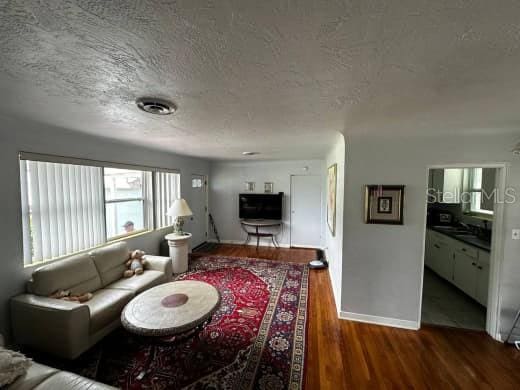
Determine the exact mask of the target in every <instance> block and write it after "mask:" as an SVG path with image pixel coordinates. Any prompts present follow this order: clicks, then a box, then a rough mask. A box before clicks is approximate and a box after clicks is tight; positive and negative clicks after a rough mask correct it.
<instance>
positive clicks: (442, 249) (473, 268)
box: [424, 229, 490, 306]
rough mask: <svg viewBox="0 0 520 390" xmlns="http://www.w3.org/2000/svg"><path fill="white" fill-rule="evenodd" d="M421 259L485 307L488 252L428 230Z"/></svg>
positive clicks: (487, 280)
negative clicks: (423, 255)
mask: <svg viewBox="0 0 520 390" xmlns="http://www.w3.org/2000/svg"><path fill="white" fill-rule="evenodd" d="M424 262H425V264H426V266H428V268H430V269H431V270H433V271H434V272H435V273H437V274H438V275H439V276H441V277H442V278H444V279H445V280H447V281H449V282H450V283H453V284H454V285H455V286H456V287H458V288H459V289H461V290H462V291H463V292H464V293H466V294H467V295H469V296H470V297H472V298H473V299H475V300H476V301H477V302H479V303H480V304H482V305H484V306H487V297H488V287H489V269H490V268H489V252H487V251H484V250H482V249H479V248H477V247H474V246H472V245H469V244H466V243H463V242H461V241H458V240H455V239H453V238H450V237H448V236H446V235H444V234H442V233H439V232H436V231H433V230H430V229H428V230H427V231H426V249H425V257H424Z"/></svg>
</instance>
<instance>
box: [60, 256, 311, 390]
mask: <svg viewBox="0 0 520 390" xmlns="http://www.w3.org/2000/svg"><path fill="white" fill-rule="evenodd" d="M178 280H200V281H204V282H207V283H210V284H212V285H213V286H215V287H216V288H217V289H218V290H219V291H220V294H221V298H222V300H221V305H220V308H219V310H218V311H217V312H216V313H215V314H214V316H213V318H212V321H211V322H210V323H209V324H208V326H207V327H206V328H205V329H204V330H203V331H202V332H201V333H199V334H198V335H197V336H196V337H193V338H191V339H188V340H186V341H183V342H181V343H177V344H175V345H164V344H161V345H160V346H158V347H156V348H152V347H151V346H150V345H147V344H146V343H143V341H142V339H141V340H140V339H138V338H136V337H134V336H133V335H131V334H129V333H127V332H125V331H124V330H123V329H121V330H118V331H116V332H114V333H113V334H111V335H110V336H108V337H107V338H105V340H103V341H102V342H101V343H100V344H99V345H98V346H96V347H94V348H93V349H92V350H90V351H88V352H87V353H86V354H85V355H83V356H82V357H81V358H80V359H79V360H78V361H76V362H75V363H74V365H75V366H76V369H74V368H71V367H66V368H68V369H69V370H74V371H76V372H78V371H79V372H80V373H81V374H83V375H85V376H89V377H91V378H93V379H96V380H98V381H100V382H104V383H108V384H111V385H113V386H118V387H121V388H123V389H180V388H185V389H251V388H253V389H300V388H303V374H304V366H305V346H306V323H307V298H308V297H307V294H308V268H307V266H306V265H302V264H294V263H281V262H274V261H265V260H260V259H245V258H233V257H223V256H207V257H201V258H199V259H195V260H192V261H191V264H190V270H189V272H188V273H186V274H183V275H182V276H181V277H179V278H178ZM150 353H154V354H155V355H154V356H150ZM150 359H151V365H150V370H149V373H148V374H147V375H146V376H145V377H144V378H142V379H141V380H138V379H137V376H138V375H139V373H140V372H141V371H142V370H143V367H144V365H145V364H146V362H147V361H150ZM80 367H81V369H79V368H80Z"/></svg>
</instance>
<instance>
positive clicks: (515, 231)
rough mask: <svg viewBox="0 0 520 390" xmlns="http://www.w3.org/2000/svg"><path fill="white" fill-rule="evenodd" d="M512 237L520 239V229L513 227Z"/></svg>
mask: <svg viewBox="0 0 520 390" xmlns="http://www.w3.org/2000/svg"><path fill="white" fill-rule="evenodd" d="M511 238H512V239H513V240H520V229H513V230H512V234H511Z"/></svg>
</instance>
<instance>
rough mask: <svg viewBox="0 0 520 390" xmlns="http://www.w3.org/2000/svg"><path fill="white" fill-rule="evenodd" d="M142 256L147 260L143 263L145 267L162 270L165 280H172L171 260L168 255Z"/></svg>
mask: <svg viewBox="0 0 520 390" xmlns="http://www.w3.org/2000/svg"><path fill="white" fill-rule="evenodd" d="M144 258H145V260H146V262H147V263H146V265H145V269H152V270H154V271H161V272H164V274H165V275H166V280H167V281H168V282H169V281H170V280H172V276H173V268H172V260H171V259H170V258H169V257H165V256H151V255H145V256H144Z"/></svg>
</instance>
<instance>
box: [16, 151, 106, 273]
mask: <svg viewBox="0 0 520 390" xmlns="http://www.w3.org/2000/svg"><path fill="white" fill-rule="evenodd" d="M20 178H21V190H22V218H23V224H22V226H23V249H24V263H25V264H31V263H35V262H39V261H42V260H48V259H52V258H55V257H59V256H64V255H67V254H70V253H74V252H77V251H81V250H83V249H88V248H91V247H94V246H96V245H99V244H101V243H103V242H104V241H105V230H104V229H105V228H104V226H105V223H104V215H103V210H104V205H103V176H102V168H100V167H94V166H83V165H72V164H59V163H50V162H41V161H29V160H20Z"/></svg>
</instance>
